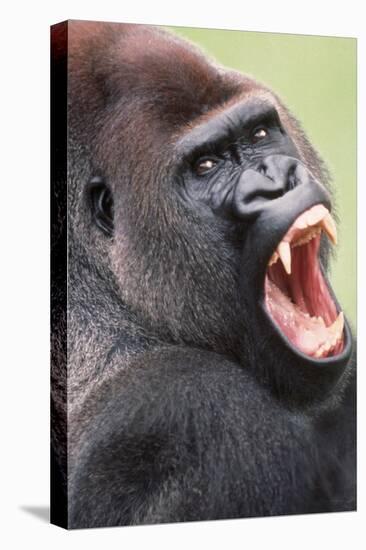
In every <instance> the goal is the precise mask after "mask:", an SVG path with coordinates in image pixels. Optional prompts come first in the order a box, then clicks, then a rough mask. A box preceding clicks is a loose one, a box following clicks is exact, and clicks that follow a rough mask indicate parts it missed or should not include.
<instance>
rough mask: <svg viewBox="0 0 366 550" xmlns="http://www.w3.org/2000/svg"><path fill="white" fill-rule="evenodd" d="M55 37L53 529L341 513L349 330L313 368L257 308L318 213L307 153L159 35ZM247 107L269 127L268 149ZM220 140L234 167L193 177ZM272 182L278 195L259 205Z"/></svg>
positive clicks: (243, 88)
mask: <svg viewBox="0 0 366 550" xmlns="http://www.w3.org/2000/svg"><path fill="white" fill-rule="evenodd" d="M67 29H68V55H69V57H68V73H67V76H68V99H69V110H68V121H69V128H68V132H69V133H68V142H67V153H68V169H69V173H68V224H67V230H68V269H69V271H68V277H69V278H68V303H67V307H68V309H67V312H68V317H67V331H68V356H67V376H68V384H67V403H68V422H66V415H65V400H66V390H65V386H66V384H65V380H66V359H65V355H64V354H60V356H58V355H57V353H54V356H53V373H54V383H53V412H54V416H53V461H54V463H55V464H56V466H55V468H56V470H55V471H56V473H57V476H56V482H57V480H59V479H63V480H65V479H66V478H67V487H68V493H67V496H68V502H69V510H68V520H67V525H68V526H69V527H71V528H78V527H94V526H103V525H128V524H141V523H159V522H175V521H192V520H203V519H217V518H236V517H249V516H264V515H280V514H295V513H307V512H325V511H340V510H353V509H355V506H356V503H355V412H354V400H355V396H354V393H355V392H354V387H355V384H354V360H351V359H350V348H351V336H350V332H349V328H348V326H347V327H346V331H347V332H346V336H347V341H346V344H347V345H346V351H345V353H344V354H343V355H342V356H341V358H340V359H339V360H334V361H329V362H327V361H325V362H324V364H322V365H321V364H313V363H312V362H311V361H310V360H307V359H304V358H303V357H300V356H299V355H297V354H296V353H295V352H294V350H292V349H291V348H289V347H288V346H287V345H286V344H285V343H284V342H283V341H282V340H281V339H280V338H279V336H278V334H277V333H276V331H274V330H273V328H271V326H270V325H269V324H268V323H267V321H266V320H265V319H264V318H263V313H261V308H260V302H261V299H262V293H263V284H262V283H263V265H266V261H268V257H269V254H270V253H271V251H272V250H273V247H274V246H275V244H276V243H277V242H278V240H279V237H280V236H281V235H282V234H283V233H284V231H285V230H286V229H287V227H288V226H289V225H290V223H291V222H292V221H293V220H294V219H295V218H296V217H297V215H298V214H299V213H300V212H301V211H303V210H305V209H306V208H308V207H309V206H311V205H313V204H316V203H317V202H322V203H324V204H327V205H329V204H330V198H329V192H328V190H327V189H329V183H328V177H327V172H326V170H325V168H324V166H323V164H322V162H321V160H320V159H319V157H318V155H317V153H316V152H315V151H314V149H313V148H312V146H311V145H310V143H309V142H308V140H307V138H306V137H305V136H304V134H303V132H302V130H301V129H300V127H299V124H298V123H297V122H296V120H295V119H294V118H293V116H292V115H291V114H290V113H289V112H288V110H287V109H286V108H285V107H284V106H283V104H282V103H281V101H280V100H279V99H278V98H277V97H276V96H275V95H274V94H273V93H272V92H270V91H269V90H268V89H266V88H264V87H263V86H262V85H260V84H259V83H257V82H255V81H254V80H253V79H249V78H248V77H245V76H243V75H241V74H238V73H234V72H230V71H224V70H223V69H222V68H221V67H217V66H216V65H214V64H213V63H210V62H208V61H207V59H206V58H205V57H203V56H202V54H201V53H200V52H198V51H197V50H196V49H195V48H194V47H193V46H191V45H188V44H186V43H185V42H182V41H180V40H178V39H177V38H175V37H173V36H171V35H169V34H167V33H165V32H163V31H160V30H157V29H153V28H148V27H142V26H133V25H119V24H102V23H85V22H69V23H68V24H67ZM58 40H59V36H58V34H57V29H55V30H54V43H55V44H56V45H57V43H58V42H57V41H58ZM56 51H57V48H56V46H54V52H56ZM63 55H66V48H65V49H64V52H63ZM56 57H57V59H55V61H54V64H55V66H58V64H59V63H62V55H61V61H60V55H57V56H56ZM56 83H57V79H56ZM251 105H252V106H254V107H250V106H251ZM258 105H259V107H258ZM264 105H265V106H266V109H267V107H268V106H270V112H271V113H274V114H272V115H271V117H272V118H268V116H269V115H268V116H267V114H266V117H267V118H264V116H262V114H263V112H264V111H265V112H266V113H267V110H266V109H264V107H263V106H264ZM258 109H259V111H258ZM254 111H255V112H256V113H257V111H258V112H259V115H258V113H257V114H256V115H255V116H256V117H257V115H258V116H260V117H262V119H263V120H262V119H261V120H262V123H263V124H264V122H266V124H267V126H266V127H267V128H272V126H271V124H272V125H273V127H275V128H281V129H280V130H278V129H276V131H275V133H274V134H273V141H272V145H271V146H269V145H268V147H269V148H267V149H266V147H267V145H263V144H260V143H258V142H257V139H256V138H255V139H254V138H253V136H254V135H255V129H256V128H257V127H258V125H257V126H256V127H254V128H253V129H252V130H253V132H254V133H253V132H252V133H250V132H249V129H248V128H249V126H248V124H249V122H248V120H249V119H250V120H252V119H253V116H254V115H253V112H254ZM249 115H250V116H249ZM245 117H246V118H245ZM228 120H230V125H229V126H228V129H226V127H227V124H228ZM256 120H257V119H256ZM269 120H270V121H273V120H274V121H275V122H268V121H269ZM263 121H264V122H263ZM276 121H277V122H276ZM223 127H224V130H223ZM244 129H245V130H244ZM246 131H248V134H247V137H246V134H245V132H246ZM246 139H247V140H252V141H251V142H250V145H248V141H245V140H246ZM271 139H272V138H271ZM225 140H226V141H225ZM218 141H219V142H220V143H221V144H222V143H223V142H224V144H225V147H226V149H225V150H228V147H230V148H231V149H230V151H231V152H230V155H231V157H230V159H233V158H234V159H235V162H234V161H233V160H230V163H231V164H228V163H229V161H228V159H227V158H225V159H221V160H220V162H222V163H223V164H221V165H220V166H221V167H222V168H221V172H220V173H218V172H216V175H215V169H216V168H215V167H214V168H213V169H212V171H211V172H210V171H208V172H207V174H206V175H201V171H200V170H201V168H199V171H198V176H197V173H196V175H192V174H193V173H192V166H193V167H194V168H193V170H197V162H198V161H199V159H200V158H202V154H203V153H205V152H207V151H208V150H209V151H211V153H212V154H211V157H212V155H213V154H217V147H218V146H217V143H218ZM208 142H209V143H208ZM211 142H212V143H213V142H215V145H212V143H211ZM220 146H221V145H220ZM210 148H211V149H210ZM263 151H266V152H263ZM197 155H198V156H197ZM276 155H280V156H276ZM289 158H290V161H289V160H288V159H289ZM234 165H235V166H237V165H238V166H239V167H240V169H237V168H235V170H234V168H233V166H234ZM224 166H225V168H223V167H224ZM249 169H250V170H252V172H251V174H252V175H253V171H254V172H255V177H256V178H258V185H259V187H258V188H256V189H254V191H255V192H256V193H257V195H256V196H257V199H258V200H257V199H256V202H255V201H254V199H253V197H252V195H250V196H249V194H248V185H249V183H247V184H246V185H244V183H243V182H245V181H246V180H244V179H243V178H244V176H243V174H246V178H247V180H248V181H249V179H250V178H249V179H248V177H247V176H248V174H250V173H249V172H245V170H249ZM276 171H277V172H278V171H279V172H280V174H281V177H282V176H283V175H285V177H286V184H285V185H282V184H281V185H282V186H279V187H278V188H276V191H275V193H273V188H271V189H270V192H269V194H268V193H267V187H268V181H269V180H268V178H270V180H271V181H272V182H277V179H276V178H277V176H276V175H275V174H276V173H277V172H276ZM220 174H221V176H220ZM223 174H224V175H225V177H223ZM219 176H220V177H219ZM197 177H198V178H199V177H201V178H206V177H207V180H204V179H201V180H198V179H197ZM215 178H216V179H215ZM220 178H221V179H220ZM287 178H290V179H291V178H292V179H291V182H290V184H289V183H288V182H287ZM290 179H289V181H290ZM60 180H62V178H60ZM203 181H207V185H206V187H202V185H201V184H202V182H203ZM250 181H257V180H254V179H253V178H252V179H251V180H250ZM228 182H232V183H231V184H230V186H231V187H230V189H229V192H230V193H232V195H230V194H229V195H228V194H227V188H226V187H225V186H226V185H227V183H228ZM238 182H242V183H238ZM261 186H263V188H262V187H261ZM258 189H261V192H260V193H259V192H258ZM210 190H211V191H210ZM234 190H235V193H234ZM290 193H292V195H291V194H290ZM228 197H229V198H230V202H228ZM263 197H266V198H265V200H264V199H263ZM235 201H236V202H235ZM258 201H259V202H258ZM276 201H277V202H276ZM281 201H282V202H281ZM254 205H255V207H254ZM268 205H269V207H268ZM275 205H277V206H275ZM244 206H245V207H244ZM322 260H323V264H324V265H326V262H327V248H326V245H325V243H323V244H322ZM54 329H55V334H56V336H55V341H56V344H54V346H53V349H54V350H56V349H57V342H58V341H59V340H60V341H61V342H62V341H63V338H64V336H65V332H64V329H63V330H61V329H62V326H61V324H60V325H59V328H58V325H57V323H55V327H54ZM314 363H315V362H314ZM66 430H67V431H68V441H67V444H68V447H67V468H66V460H65V452H66V443H65V437H64V435H65V431H66ZM58 485H59V484H58ZM65 486H66V483H64V487H65ZM65 493H66V489H65Z"/></svg>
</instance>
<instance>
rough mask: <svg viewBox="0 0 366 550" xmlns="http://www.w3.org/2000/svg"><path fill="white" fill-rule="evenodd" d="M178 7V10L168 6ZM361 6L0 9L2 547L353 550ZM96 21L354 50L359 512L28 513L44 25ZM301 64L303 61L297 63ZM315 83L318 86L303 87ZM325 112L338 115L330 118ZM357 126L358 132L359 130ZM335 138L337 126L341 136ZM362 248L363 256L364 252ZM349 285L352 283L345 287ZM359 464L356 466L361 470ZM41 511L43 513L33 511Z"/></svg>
mask: <svg viewBox="0 0 366 550" xmlns="http://www.w3.org/2000/svg"><path fill="white" fill-rule="evenodd" d="M175 4H177V5H175ZM362 4H363V3H362V2H361V1H360V2H357V1H356V0H348V1H346V2H339V3H337V2H335V1H333V2H332V1H324V0H323V1H322V0H318V1H314V0H291V1H284V0H273V1H271V0H270V1H267V0H258V1H257V2H249V1H247V2H246V1H245V0H241V1H234V0H224V2H218V1H209V0H203V1H201V2H198V1H197V0H184V1H180V2H176V3H174V5H173V2H170V3H168V1H167V0H165V1H163V0H159V1H158V0H153V1H150V2H149V0H144V1H143V0H133V2H131V3H130V5H128V6H127V2H123V1H121V0H120V1H114V2H113V1H108V0H102V1H101V2H96V1H92V0H89V1H87V2H82V1H81V0H80V1H77V0H73V1H69V0H59V1H58V3H57V5H56V3H55V2H49V3H47V2H41V1H38V2H37V1H33V2H27V1H24V2H19V1H18V2H17V1H13V2H4V1H3V2H2V4H1V8H0V10H1V30H0V41H1V50H0V51H1V59H2V61H1V65H0V75H1V76H0V94H1V101H0V105H1V113H2V114H1V119H0V136H1V142H2V143H1V149H0V151H1V158H2V160H1V168H0V179H1V193H0V200H1V206H0V208H1V210H0V224H1V227H0V235H1V271H0V273H1V284H0V312H1V333H0V334H1V346H0V349H1V358H0V365H1V378H0V380H1V385H0V388H1V396H0V407H1V409H0V418H1V447H0V448H1V451H0V460H1V469H0V473H1V484H0V506H1V510H0V522H1V525H2V527H1V530H0V540H1V542H0V544H2V547H3V548H6V549H7V548H22V547H27V548H37V549H43V548H52V549H58V548H60V549H61V548H62V549H65V548H80V547H81V546H82V547H86V548H88V550H89V548H100V546H101V545H102V546H104V547H105V548H108V549H109V548H114V547H122V545H124V547H125V548H132V547H133V548H144V547H146V546H148V547H149V548H159V549H163V548H174V549H176V548H177V549H180V548H186V547H187V545H190V546H191V547H192V548H193V549H195V548H199V547H202V548H210V549H211V548H222V546H228V547H230V548H232V547H239V548H244V547H246V548H251V547H254V548H266V547H267V548H271V549H273V548H281V549H286V548H291V550H293V549H294V548H296V550H298V549H302V548H306V549H307V550H310V549H311V550H313V549H315V550H318V549H322V548H325V547H326V548H331V549H332V550H335V549H338V548H345V549H352V550H354V549H358V548H361V533H362V531H363V532H365V529H363V530H362V527H364V525H363V524H364V522H365V519H366V518H365V475H364V473H363V470H364V467H365V465H366V460H365V450H364V448H365V436H362V432H365V426H364V423H365V406H364V404H363V401H364V396H365V389H364V380H365V376H364V374H363V367H364V362H365V361H364V359H365V346H364V342H365V329H364V327H365V315H364V313H363V311H362V310H363V308H362V304H366V298H365V291H364V290H363V288H362V286H365V285H362V283H361V281H362V280H363V277H365V271H364V270H363V265H364V260H365V246H364V240H365V237H364V238H363V239H362V235H364V236H365V235H366V228H365V214H364V213H362V211H361V210H362V205H363V207H364V206H365V191H364V187H365V181H366V180H365V156H366V144H365V131H364V125H365V123H366V112H365V99H366V84H365V53H366V36H365V23H364V21H365V16H364V13H363V11H364V10H363V9H362ZM65 19H95V20H108V21H116V22H118V21H121V22H122V21H123V22H135V23H151V24H160V25H179V26H196V27H209V28H222V29H241V30H252V31H268V32H286V33H301V34H322V35H324V34H325V35H333V36H334V35H335V36H353V37H357V38H358V52H359V73H358V74H359V92H358V94H359V95H358V97H359V110H358V120H359V172H358V181H359V195H358V209H359V230H358V235H359V242H360V246H359V277H358V280H359V281H360V284H359V288H358V303H359V320H358V324H359V347H360V348H361V349H360V352H361V353H360V357H359V405H360V406H359V408H360V411H359V506H358V509H359V511H358V512H357V513H343V514H328V515H314V516H296V517H291V518H285V517H284V518H270V519H254V520H237V521H221V522H207V523H196V524H186V525H168V526H154V527H134V528H114V529H99V530H90V531H76V532H69V533H67V532H65V531H63V530H61V529H59V528H57V527H55V526H50V525H48V524H47V521H46V520H42V519H41V518H40V517H39V516H40V515H42V513H41V514H39V512H38V515H37V513H36V514H34V513H31V512H30V511H29V510H28V511H27V510H26V508H27V507H28V508H33V511H36V512H37V510H35V509H36V508H37V507H40V508H41V512H42V509H44V507H46V506H47V505H48V494H49V489H48V487H49V481H48V472H49V449H48V445H49V444H48V429H49V419H48V410H49V409H48V404H49V374H48V372H49V357H48V350H49V346H48V340H49V336H48V331H49V250H48V248H49V234H48V232H49V25H50V24H52V23H56V22H59V21H62V20H65ZM299 62H301V60H299ZM309 85H310V86H314V87H316V86H317V83H316V82H314V83H309ZM334 116H337V114H336V113H335V114H334ZM362 121H363V127H362V124H361V122H362ZM339 131H340V132H341V131H342V128H339ZM362 248H363V250H362ZM350 284H352V282H351V283H350ZM362 465H364V467H362ZM43 515H44V514H43Z"/></svg>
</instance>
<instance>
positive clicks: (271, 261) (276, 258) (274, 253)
mask: <svg viewBox="0 0 366 550" xmlns="http://www.w3.org/2000/svg"><path fill="white" fill-rule="evenodd" d="M277 260H278V254H277V252H273V254H272V256H271V259H270V260H269V262H268V265H272V264H275V263H276V262H277Z"/></svg>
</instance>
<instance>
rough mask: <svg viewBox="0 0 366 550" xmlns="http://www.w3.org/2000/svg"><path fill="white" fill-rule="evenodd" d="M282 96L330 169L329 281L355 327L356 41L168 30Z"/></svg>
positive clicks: (248, 33)
mask: <svg viewBox="0 0 366 550" xmlns="http://www.w3.org/2000/svg"><path fill="white" fill-rule="evenodd" d="M168 30H170V31H171V32H174V33H177V34H178V35H180V36H182V37H184V38H186V39H188V40H191V41H192V42H194V43H195V44H197V45H198V46H200V47H201V49H203V51H204V52H205V53H206V54H207V55H208V56H209V57H211V58H213V59H215V60H216V61H218V62H219V63H221V64H222V65H224V66H227V67H230V68H233V69H236V70H239V71H242V72H244V73H246V74H249V75H252V76H253V77H254V78H256V79H257V80H259V81H261V82H263V83H264V84H267V85H268V86H269V87H270V88H272V89H273V90H274V91H275V92H276V93H277V94H278V95H279V96H280V97H281V98H282V100H284V102H285V103H286V105H287V106H288V107H289V109H290V110H291V111H292V112H293V114H294V115H295V116H296V118H297V119H298V120H299V121H300V123H301V124H302V126H303V128H304V130H305V132H306V133H307V135H308V137H309V138H310V140H311V142H312V143H313V145H314V146H315V148H316V149H317V150H318V152H319V153H320V155H321V156H322V158H323V159H324V160H325V162H326V164H327V166H328V169H329V170H330V173H331V176H332V180H333V186H334V190H335V199H336V205H337V212H338V216H339V219H340V224H339V227H338V236H339V245H338V247H337V250H336V255H335V259H334V260H333V262H332V264H331V281H332V286H333V288H334V290H335V292H336V295H337V297H338V299H339V301H340V303H341V304H342V307H343V309H344V311H345V312H346V314H347V316H348V319H349V320H350V321H351V323H352V324H353V325H354V326H355V325H356V47H357V46H356V44H357V43H356V40H355V39H354V38H334V37H323V36H303V35H289V34H272V33H260V32H244V31H223V30H212V29H191V28H181V27H169V28H168Z"/></svg>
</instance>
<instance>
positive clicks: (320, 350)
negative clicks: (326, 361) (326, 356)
mask: <svg viewBox="0 0 366 550" xmlns="http://www.w3.org/2000/svg"><path fill="white" fill-rule="evenodd" d="M323 352H324V346H320V348H318V350H317V351H316V352H315V354H314V357H317V358H319V357H321V356H322V355H323Z"/></svg>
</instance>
